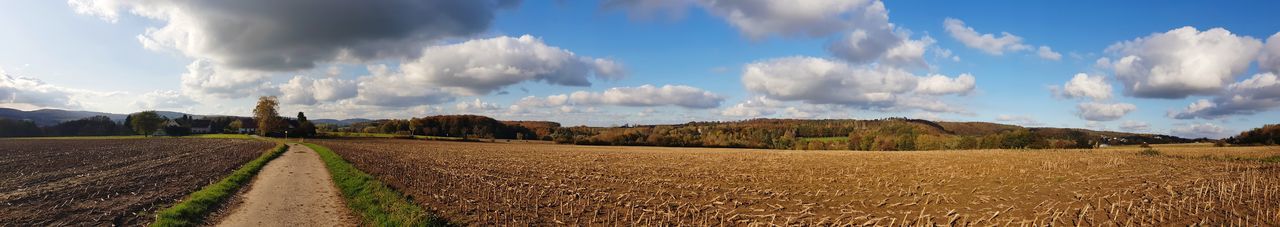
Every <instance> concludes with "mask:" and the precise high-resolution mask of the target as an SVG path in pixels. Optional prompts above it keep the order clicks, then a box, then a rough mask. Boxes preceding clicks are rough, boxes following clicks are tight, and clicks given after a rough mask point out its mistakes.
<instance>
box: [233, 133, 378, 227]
mask: <svg viewBox="0 0 1280 227" xmlns="http://www.w3.org/2000/svg"><path fill="white" fill-rule="evenodd" d="M338 193H339V192H338V189H337V188H336V187H334V184H333V180H332V179H331V178H330V177H329V171H328V170H327V169H325V166H324V162H323V161H321V160H320V155H319V154H316V152H315V151H313V150H311V149H310V148H307V147H306V146H302V145H299V144H290V145H289V150H288V151H286V152H285V153H284V154H282V155H281V156H280V157H278V158H276V159H275V160H272V161H271V162H270V163H267V166H265V167H263V168H262V171H261V172H258V175H257V176H256V177H255V178H254V181H253V184H252V186H251V188H249V190H248V192H245V194H244V195H243V196H244V203H242V204H240V206H239V207H236V208H234V209H233V210H232V211H231V213H230V214H229V215H227V216H226V217H225V218H223V219H222V220H221V222H219V223H218V225H217V226H356V222H357V220H356V219H355V218H354V217H353V216H352V215H351V212H350V211H349V210H348V209H347V207H346V205H345V203H344V202H343V199H342V197H341V196H340V195H339V194H338Z"/></svg>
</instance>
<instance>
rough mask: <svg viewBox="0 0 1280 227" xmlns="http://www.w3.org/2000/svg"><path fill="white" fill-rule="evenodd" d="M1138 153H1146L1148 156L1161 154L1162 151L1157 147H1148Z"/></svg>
mask: <svg viewBox="0 0 1280 227" xmlns="http://www.w3.org/2000/svg"><path fill="white" fill-rule="evenodd" d="M1138 154H1140V155H1146V156H1160V151H1157V150H1156V149H1151V148H1147V149H1143V150H1142V151H1141V152H1138Z"/></svg>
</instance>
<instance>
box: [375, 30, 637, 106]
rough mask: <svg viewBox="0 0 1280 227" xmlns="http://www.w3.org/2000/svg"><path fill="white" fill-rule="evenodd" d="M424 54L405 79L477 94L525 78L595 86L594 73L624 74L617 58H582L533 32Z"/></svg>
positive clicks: (405, 70)
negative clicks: (593, 82) (548, 42)
mask: <svg viewBox="0 0 1280 227" xmlns="http://www.w3.org/2000/svg"><path fill="white" fill-rule="evenodd" d="M422 52H423V54H422V56H421V57H419V58H417V59H412V60H410V61H407V62H405V63H404V64H402V65H401V66H400V70H401V71H403V73H404V75H403V76H404V77H405V79H407V80H409V81H411V82H416V83H419V84H431V85H436V86H441V87H450V88H457V89H460V92H463V93H467V94H472V95H483V94H488V93H490V92H493V91H495V90H498V89H501V88H503V87H506V86H509V85H512V84H516V83H520V82H524V81H541V82H546V83H548V84H554V85H565V86H590V85H591V81H590V80H589V78H592V77H594V78H597V79H601V80H612V79H617V78H620V77H622V76H623V70H622V66H621V64H619V63H617V62H614V61H611V60H607V59H599V58H590V57H583V56H578V55H577V54H574V53H573V52H570V51H568V50H564V49H560V48H558V47H554V46H549V45H546V44H545V43H543V42H542V40H541V39H538V38H535V37H533V36H530V35H524V36H520V37H507V36H501V37H495V38H489V39H479V40H471V41H467V42H464V43H459V44H453V45H443V46H432V47H427V48H426V49H425V50H423V51H422Z"/></svg>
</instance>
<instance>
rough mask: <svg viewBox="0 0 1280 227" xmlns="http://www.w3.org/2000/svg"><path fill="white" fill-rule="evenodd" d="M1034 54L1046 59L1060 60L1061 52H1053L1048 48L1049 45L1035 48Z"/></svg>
mask: <svg viewBox="0 0 1280 227" xmlns="http://www.w3.org/2000/svg"><path fill="white" fill-rule="evenodd" d="M1036 55H1037V56H1040V58H1043V59H1046V60H1054V61H1057V60H1062V54H1061V53H1058V52H1053V49H1052V48H1049V46H1040V49H1037V50H1036Z"/></svg>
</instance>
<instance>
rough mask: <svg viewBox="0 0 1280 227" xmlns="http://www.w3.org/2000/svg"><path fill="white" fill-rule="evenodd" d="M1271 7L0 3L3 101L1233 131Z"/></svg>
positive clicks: (1261, 111)
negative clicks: (269, 102) (272, 100)
mask: <svg viewBox="0 0 1280 227" xmlns="http://www.w3.org/2000/svg"><path fill="white" fill-rule="evenodd" d="M1277 8H1280V3H1277V2H1275V1H1229V2H1204V1H1123V2H1116V1H1062V2H1045V1H981V2H962V1H878V0H875V1H872V0H799V1H766V0H742V1H727V0H605V1H519V0H473V1H447V0H385V1H342V0H278V1H252V0H229V1H197V0H147V1H135V0H70V1H66V2H62V1H42V0H11V1H5V2H4V3H0V30H3V31H4V32H2V33H0V107H7V108H17V109H23V110H32V109H41V108H56V109H71V110H90V111H102V112H111V113H131V112H136V111H141V110H169V111H182V112H188V113H193V114H223V115H241V116H247V115H250V113H251V110H252V108H253V105H254V103H255V101H256V99H257V98H258V97H260V96H277V97H279V99H280V101H281V102H282V105H281V112H282V113H292V112H298V111H302V112H306V113H307V115H308V116H309V117H312V118H335V119H345V118H370V119H383V118H409V117H422V116H429V115H440V114H480V115H486V116H491V117H494V118H498V119H504V120H551V121H557V122H561V123H563V124H565V125H590V126H611V125H623V124H672V123H684V122H689V121H731V120H742V119H752V118H800V119H819V118H852V119H876V118H884V117H908V118H921V119H930V120H943V121H986V122H997V123H1005V124H1015V125H1023V126H1032V127H1072V128H1090V129H1099V130H1113V131H1125V132H1140V133H1159V134H1171V135H1177V136H1184V137H1210V138H1221V137H1226V136H1230V135H1234V134H1236V133H1238V132H1240V131H1242V130H1248V129H1250V128H1254V127H1259V126H1261V125H1263V124H1274V123H1276V122H1275V121H1276V119H1280V108H1277V107H1280V81H1278V80H1277V74H1280V23H1276V21H1280V16H1277V15H1276V14H1274V13H1272V11H1273V9H1277Z"/></svg>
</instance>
